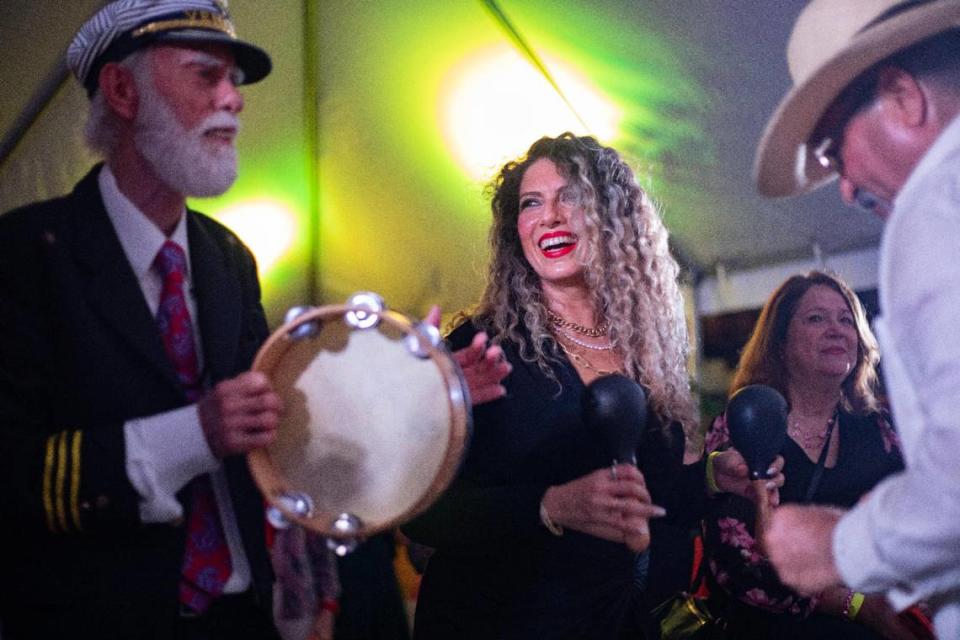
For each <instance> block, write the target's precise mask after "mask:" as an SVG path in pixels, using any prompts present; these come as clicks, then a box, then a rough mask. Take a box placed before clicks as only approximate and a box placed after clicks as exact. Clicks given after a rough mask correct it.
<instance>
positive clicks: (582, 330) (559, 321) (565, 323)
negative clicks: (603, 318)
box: [547, 309, 607, 338]
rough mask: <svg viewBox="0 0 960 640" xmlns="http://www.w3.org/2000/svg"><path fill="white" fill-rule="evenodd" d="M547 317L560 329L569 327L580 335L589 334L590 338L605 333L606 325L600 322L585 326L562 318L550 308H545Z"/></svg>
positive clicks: (598, 336)
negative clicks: (594, 325) (593, 325)
mask: <svg viewBox="0 0 960 640" xmlns="http://www.w3.org/2000/svg"><path fill="white" fill-rule="evenodd" d="M547 318H548V319H549V320H550V322H552V323H553V324H555V325H556V326H558V327H560V328H561V329H570V330H571V331H576V332H577V333H579V334H581V335H584V336H590V337H591V338H602V337H603V336H605V335H607V325H606V324H604V323H602V322H601V323H600V324H598V325H597V326H596V327H585V326H583V325H582V324H577V323H576V322H570V321H569V320H564V319H563V318H561V317H560V316H559V315H558V314H556V313H555V312H553V311H551V310H550V309H547Z"/></svg>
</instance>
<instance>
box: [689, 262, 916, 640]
mask: <svg viewBox="0 0 960 640" xmlns="http://www.w3.org/2000/svg"><path fill="white" fill-rule="evenodd" d="M879 359H880V358H879V352H878V349H877V342H876V339H875V338H874V336H873V334H872V333H871V331H870V327H869V325H868V323H867V318H866V314H865V313H864V311H863V307H862V305H861V304H860V301H859V300H858V299H857V296H856V294H854V293H853V291H852V290H851V289H850V287H848V286H847V285H846V284H845V283H844V282H843V281H842V280H840V279H839V278H837V277H836V276H833V275H830V274H827V273H822V272H818V271H812V272H810V273H808V274H805V275H797V276H793V277H791V278H789V279H788V280H787V281H786V282H784V283H783V284H782V285H780V287H778V288H777V290H776V291H774V292H773V293H772V294H771V296H770V298H769V299H768V300H767V303H766V304H765V305H764V307H763V310H762V311H761V312H760V317H759V319H758V320H757V324H756V326H755V327H754V330H753V334H752V335H751V336H750V340H749V341H748V342H747V345H746V346H745V347H744V350H743V355H742V357H741V358H740V364H739V366H738V368H737V373H736V375H735V377H734V380H733V383H732V384H731V386H730V393H731V395H732V394H733V393H734V392H736V391H737V390H739V389H742V388H743V387H745V386H747V385H751V384H765V385H770V386H772V387H775V388H776V389H777V390H778V391H780V393H782V394H783V396H784V397H785V398H787V399H788V401H789V406H790V413H789V417H788V428H787V434H788V435H789V438H788V439H787V440H786V443H785V444H784V446H783V448H782V450H781V451H780V454H781V455H782V456H783V459H784V466H783V473H784V475H785V476H786V482H785V484H784V485H783V488H782V489H781V490H780V502H781V504H785V503H790V502H794V503H797V502H812V503H818V504H829V505H832V506H844V507H849V506H852V505H853V504H855V503H856V501H857V500H858V499H859V498H860V497H861V496H862V495H863V494H865V493H867V492H868V491H870V490H871V489H872V488H873V487H874V486H875V485H876V484H877V483H878V482H880V480H882V479H883V478H884V477H886V476H887V475H889V474H891V473H894V472H896V471H899V470H900V469H902V468H903V459H902V457H901V454H900V447H899V443H898V441H897V437H896V435H895V434H894V432H893V428H892V427H891V424H890V421H889V416H888V415H887V413H886V411H884V410H883V409H882V407H881V404H880V401H879V399H878V397H877V392H878V386H879V382H878V378H877V363H878V361H879ZM729 445H730V434H729V430H728V428H727V425H726V419H725V417H724V416H719V417H718V418H717V419H716V420H715V421H714V423H713V426H712V427H711V429H710V431H709V433H708V434H707V449H708V451H711V452H716V451H721V450H724V449H726V448H727V447H729ZM711 455H714V454H713V453H711ZM754 516H755V509H754V507H753V505H752V504H751V503H750V502H748V501H746V500H744V499H743V498H741V497H738V496H733V495H726V496H721V497H718V498H716V499H715V500H713V501H711V507H710V513H709V515H708V517H707V518H706V519H705V524H706V538H705V542H706V551H707V555H708V557H709V563H708V565H707V566H709V567H710V569H709V571H708V580H710V581H711V583H712V584H711V600H713V601H715V602H714V604H715V605H716V607H717V609H716V610H720V611H724V612H726V617H727V619H728V623H729V627H728V633H729V634H730V635H729V637H733V638H757V639H759V640H762V639H764V638H771V639H772V638H795V637H797V638H827V639H830V638H836V639H838V640H854V639H868V638H869V639H874V638H880V637H903V636H896V635H887V634H886V633H885V632H886V631H889V630H890V629H889V628H885V625H889V624H891V622H890V621H891V620H892V619H893V615H892V612H891V610H890V608H889V605H887V604H886V601H885V600H884V599H883V597H882V596H867V597H866V599H864V596H862V595H859V594H851V593H850V592H848V591H847V590H846V589H841V588H835V589H829V590H827V591H824V592H823V593H821V594H819V595H818V596H817V597H813V598H805V597H802V596H800V595H799V594H798V593H796V592H794V591H792V590H791V589H789V588H788V587H786V586H784V585H783V584H782V583H781V582H780V580H779V579H778V578H777V575H776V573H775V572H774V571H773V567H772V566H771V565H770V563H769V561H768V560H767V559H766V557H765V556H764V555H763V551H762V550H761V548H760V547H759V546H758V541H757V540H756V539H755V537H754V536H755V533H756V532H755V531H754V527H753V523H754V520H755V517H754ZM854 598H856V601H860V602H863V603H864V605H865V606H863V607H862V608H860V609H859V613H858V612H857V611H855V610H853V612H852V613H851V611H852V610H851V607H850V603H851V602H852V601H854ZM711 609H713V607H711ZM854 618H856V620H855V621H854Z"/></svg>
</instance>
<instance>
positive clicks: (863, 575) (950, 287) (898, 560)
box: [833, 118, 960, 640]
mask: <svg viewBox="0 0 960 640" xmlns="http://www.w3.org/2000/svg"><path fill="white" fill-rule="evenodd" d="M879 282H880V285H879V289H880V307H881V312H882V314H883V315H882V317H880V318H878V319H877V320H876V322H875V330H876V333H877V338H878V340H879V342H880V348H881V354H882V357H883V371H884V374H885V379H886V382H887V389H888V392H889V394H890V400H891V404H892V409H893V416H894V419H895V423H896V426H897V429H898V431H899V433H900V436H901V439H902V442H903V449H904V455H905V458H906V465H907V468H906V471H904V472H902V473H899V474H897V475H895V476H892V477H890V478H887V479H886V480H884V481H883V482H882V483H881V484H879V485H878V486H877V487H876V488H875V489H874V490H873V492H871V494H870V496H869V498H868V499H866V500H864V501H863V502H861V503H860V504H859V505H858V506H857V507H856V508H855V509H853V510H852V511H850V512H849V513H848V514H847V515H846V516H845V517H844V518H843V519H842V520H841V521H840V524H839V526H838V527H837V529H836V531H835V533H834V538H833V553H834V558H835V560H836V563H837V567H838V569H839V571H840V574H841V576H842V577H843V579H844V582H846V584H847V585H848V586H850V587H852V588H854V589H857V590H859V591H866V592H878V591H879V592H886V593H887V595H888V597H889V598H890V601H891V602H892V603H893V605H894V606H895V607H897V608H903V607H906V606H909V605H910V604H912V603H913V602H915V601H917V600H927V601H929V602H930V603H931V605H932V606H933V608H934V611H935V616H934V621H935V624H936V628H937V633H938V635H939V637H940V638H942V639H943V640H947V639H958V638H960V118H957V119H955V120H954V121H953V123H952V124H950V126H949V127H948V128H947V129H946V130H944V132H943V133H942V134H941V135H940V137H939V138H938V139H937V141H936V143H935V144H934V145H933V146H932V147H931V148H930V149H929V150H928V151H927V153H926V154H925V155H924V157H923V158H922V159H921V161H920V163H919V164H918V165H917V167H916V168H915V169H914V171H913V172H912V173H911V175H910V177H909V179H908V180H907V182H906V184H905V185H904V187H903V189H902V190H901V191H900V194H899V195H898V197H897V199H896V201H895V202H894V209H893V213H892V215H891V217H890V219H889V220H888V221H887V223H886V226H885V229H884V232H883V241H882V244H881V248H880V271H879Z"/></svg>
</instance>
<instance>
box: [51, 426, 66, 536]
mask: <svg viewBox="0 0 960 640" xmlns="http://www.w3.org/2000/svg"><path fill="white" fill-rule="evenodd" d="M57 440H58V443H57V484H56V495H55V502H54V504H55V505H56V507H57V522H58V523H59V524H60V528H61V529H62V530H63V531H64V532H66V531H67V514H66V508H65V504H64V500H63V488H64V484H65V483H66V480H67V432H66V431H61V432H60V433H58V434H57Z"/></svg>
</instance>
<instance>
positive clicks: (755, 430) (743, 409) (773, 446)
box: [726, 384, 787, 542]
mask: <svg viewBox="0 0 960 640" xmlns="http://www.w3.org/2000/svg"><path fill="white" fill-rule="evenodd" d="M726 416H727V428H728V429H729V430H730V440H732V441H733V446H734V447H735V448H736V450H737V451H739V452H740V455H742V456H743V459H744V460H746V462H747V470H748V472H749V473H750V481H751V482H752V483H753V488H754V491H755V492H756V494H757V521H756V527H755V531H754V535H755V538H756V539H757V541H758V542H759V541H762V540H763V533H764V531H765V530H766V528H767V523H768V522H769V521H770V501H769V495H768V494H767V489H766V484H767V480H769V479H770V475H769V474H768V473H767V469H769V468H770V465H771V464H772V463H773V461H774V459H775V458H776V457H777V455H778V454H779V453H780V450H781V449H782V448H783V443H784V440H785V439H786V437H787V401H786V400H784V399H783V396H782V395H780V393H779V392H778V391H777V390H776V389H773V388H772V387H768V386H766V385H762V384H751V385H748V386H746V387H743V388H742V389H739V390H738V391H737V392H736V393H734V394H733V396H731V398H730V402H728V403H727V411H726Z"/></svg>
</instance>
